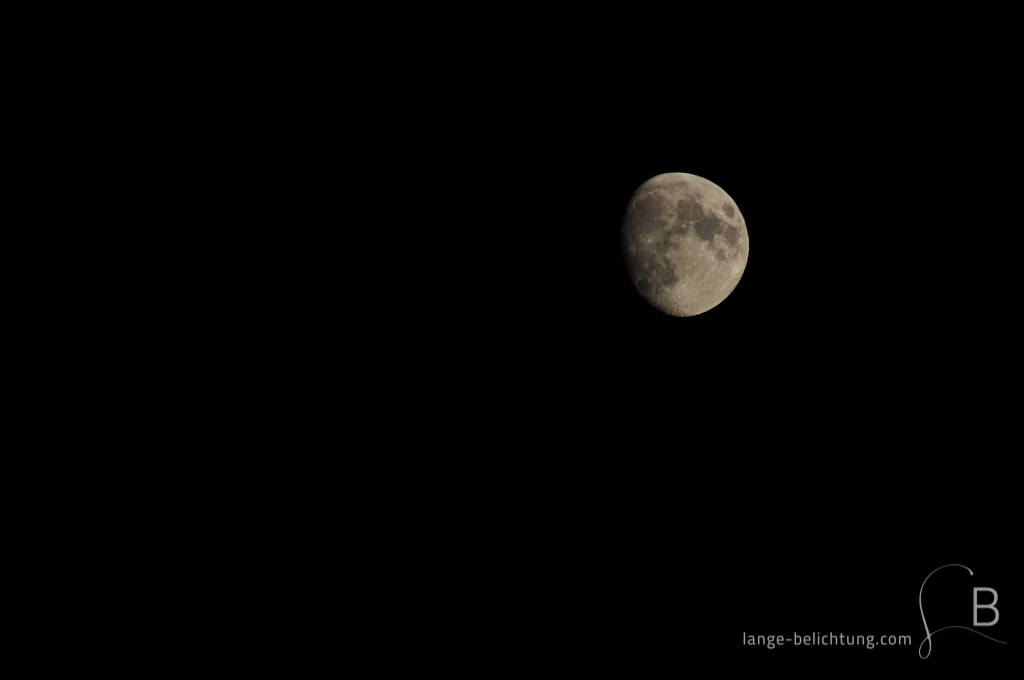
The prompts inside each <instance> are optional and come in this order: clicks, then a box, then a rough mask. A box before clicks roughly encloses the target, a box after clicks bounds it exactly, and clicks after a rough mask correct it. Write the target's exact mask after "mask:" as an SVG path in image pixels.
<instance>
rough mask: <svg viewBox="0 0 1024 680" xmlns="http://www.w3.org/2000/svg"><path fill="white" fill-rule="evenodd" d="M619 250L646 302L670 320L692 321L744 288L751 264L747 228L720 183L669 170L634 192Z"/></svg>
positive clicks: (624, 221) (625, 219) (627, 210)
mask: <svg viewBox="0 0 1024 680" xmlns="http://www.w3.org/2000/svg"><path fill="white" fill-rule="evenodd" d="M622 249H623V255H624V257H625V260H626V269H627V270H628V271H629V276H630V279H631V280H632V281H633V285H635V286H636V289H637V291H639V293H640V295H642V296H643V298H644V299H645V300H647V301H648V302H649V303H651V305H653V306H654V307H655V308H657V309H659V310H661V311H662V312H665V313H666V314H671V315H672V316H694V315H696V314H702V313H703V312H706V311H708V310H709V309H711V308H712V307H714V306H716V305H717V304H718V303H720V302H721V301H722V300H724V299H725V298H727V297H728V296H729V293H731V292H732V291H733V289H734V288H735V287H736V284H737V283H739V281H740V277H741V276H743V269H744V267H746V265H747V252H748V250H749V243H748V239H747V225H746V223H745V222H744V221H743V215H741V214H740V209H739V208H738V207H737V206H736V202H735V201H733V200H732V198H730V197H729V194H727V193H725V191H723V190H722V188H721V187H719V186H718V185H717V184H715V183H713V182H709V181H708V180H706V179H704V178H703V177H698V176H696V175H690V174H687V173H684V172H671V173H667V174H664V175H658V176H657V177H652V178H651V179H649V180H647V181H646V182H644V183H643V184H641V185H640V187H639V188H638V189H637V190H636V192H635V193H634V194H633V197H632V198H631V199H630V201H629V206H628V207H627V208H626V215H625V217H624V218H623V221H622Z"/></svg>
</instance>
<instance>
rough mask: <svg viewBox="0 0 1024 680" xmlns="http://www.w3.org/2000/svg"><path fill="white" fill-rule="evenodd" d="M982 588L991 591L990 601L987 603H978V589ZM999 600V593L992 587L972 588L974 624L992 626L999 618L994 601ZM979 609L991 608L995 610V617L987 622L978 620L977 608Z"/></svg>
mask: <svg viewBox="0 0 1024 680" xmlns="http://www.w3.org/2000/svg"><path fill="white" fill-rule="evenodd" d="M979 590H984V591H987V592H990V593H992V601H991V602H989V603H988V604H978V591H979ZM998 600H999V594H998V593H996V591H995V590H994V589H993V588H975V589H974V625H975V626H994V625H996V622H997V621H998V620H999V610H998V609H996V602H997V601H998ZM979 609H991V610H992V611H993V612H995V615H996V618H994V619H992V620H991V621H989V622H988V623H983V622H980V621H978V610H979Z"/></svg>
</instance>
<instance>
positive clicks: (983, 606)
mask: <svg viewBox="0 0 1024 680" xmlns="http://www.w3.org/2000/svg"><path fill="white" fill-rule="evenodd" d="M946 567H963V568H964V569H967V573H969V574H970V575H971V576H974V572H973V571H971V570H970V569H968V568H967V567H964V565H962V564H944V565H943V566H941V567H939V569H945V568H946ZM939 569H936V570H935V571H933V572H932V574H934V573H935V572H936V571H938V570H939ZM932 574H928V575H927V576H925V577H924V581H923V582H922V583H921V591H920V592H919V593H918V594H917V606H918V607H919V608H920V609H921V621H922V622H924V633H925V638H924V640H922V641H921V646H920V647H918V648H917V655H918V656H919V657H921V658H922V659H927V658H928V657H929V656H931V653H932V635H935V633H938V632H939V631H942V630H948V629H950V628H963V629H964V630H969V631H971V632H972V633H977V634H978V635H980V636H981V637H983V638H988V639H989V640H991V641H992V642H998V643H999V644H1001V645H1005V644H1006V643H1005V642H1003V641H1002V640H996V639H995V638H991V637H988V635H985V634H984V633H982V632H980V631H976V630H974V629H973V628H968V627H967V626H946V627H945V628H939V630H937V631H935V632H934V633H929V632H928V622H927V621H925V619H924V606H923V605H922V604H921V595H922V594H923V593H924V584H925V583H927V582H928V579H929V578H931V576H932ZM982 590H983V591H986V592H989V593H992V601H991V602H990V603H988V604H978V592H979V591H982ZM998 599H999V595H998V594H997V593H996V591H995V590H994V589H993V588H975V589H974V625H975V626H994V625H996V622H997V621H999V610H998V609H996V601H997V600H998ZM979 609H991V610H992V611H993V612H995V614H996V617H995V618H994V619H992V620H991V621H989V622H987V623H983V622H980V621H978V610H979ZM926 642H927V643H928V653H927V654H922V653H921V649H922V648H923V647H924V643H926Z"/></svg>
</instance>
